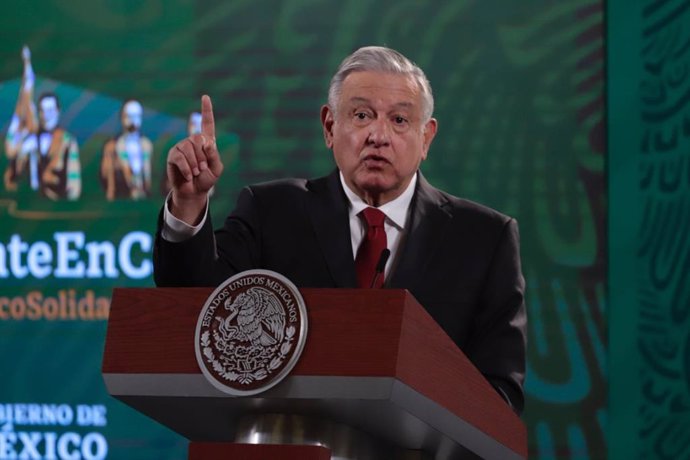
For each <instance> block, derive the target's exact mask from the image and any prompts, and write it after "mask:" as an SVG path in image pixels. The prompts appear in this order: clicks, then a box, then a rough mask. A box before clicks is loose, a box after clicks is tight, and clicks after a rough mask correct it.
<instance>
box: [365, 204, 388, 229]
mask: <svg viewBox="0 0 690 460" xmlns="http://www.w3.org/2000/svg"><path fill="white" fill-rule="evenodd" d="M361 214H362V215H363V216H364V220H365V221H367V226H368V227H369V228H373V227H383V221H384V220H385V219H386V215H385V214H384V213H383V212H381V211H379V210H378V209H376V208H366V209H364V210H363V211H362V213H361Z"/></svg>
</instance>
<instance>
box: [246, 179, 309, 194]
mask: <svg viewBox="0 0 690 460" xmlns="http://www.w3.org/2000/svg"><path fill="white" fill-rule="evenodd" d="M307 182H308V181H307V179H300V178H294V177H293V178H285V179H277V180H272V181H267V182H259V183H256V184H253V185H248V186H247V187H246V188H247V189H249V190H250V191H251V193H252V194H253V195H278V196H280V195H282V194H285V193H289V194H294V193H303V192H305V191H307Z"/></svg>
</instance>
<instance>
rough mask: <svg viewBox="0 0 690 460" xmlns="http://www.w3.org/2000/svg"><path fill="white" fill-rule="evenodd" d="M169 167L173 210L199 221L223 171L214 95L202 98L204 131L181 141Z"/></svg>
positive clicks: (171, 153) (170, 153)
mask: <svg viewBox="0 0 690 460" xmlns="http://www.w3.org/2000/svg"><path fill="white" fill-rule="evenodd" d="M166 170H167V175H168V181H169V183H170V186H171V188H172V198H171V201H170V203H169V209H170V212H172V214H173V215H174V216H175V217H177V218H178V219H180V220H182V221H184V222H186V223H188V224H190V225H195V224H197V223H198V222H199V221H200V220H201V217H203V216H202V215H201V214H202V212H203V211H204V209H205V207H206V199H207V198H206V197H207V194H208V191H209V190H211V188H212V187H213V186H214V185H215V183H216V182H217V181H218V178H219V177H220V175H221V173H222V172H223V163H222V161H221V160H220V155H219V154H218V147H217V146H216V127H215V122H214V120H213V105H212V104H211V98H210V97H208V96H206V95H204V96H202V97H201V134H195V135H193V136H190V137H188V138H186V139H184V140H181V141H180V142H178V143H177V144H175V145H174V146H173V148H171V149H170V150H169V151H168V160H167V166H166Z"/></svg>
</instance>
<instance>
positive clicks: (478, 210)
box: [438, 190, 514, 226]
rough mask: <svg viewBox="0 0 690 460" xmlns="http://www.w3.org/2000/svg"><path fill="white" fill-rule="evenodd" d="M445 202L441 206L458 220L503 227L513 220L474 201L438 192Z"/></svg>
mask: <svg viewBox="0 0 690 460" xmlns="http://www.w3.org/2000/svg"><path fill="white" fill-rule="evenodd" d="M438 192H439V193H440V194H441V196H442V197H443V198H444V199H445V200H446V203H445V205H444V206H443V207H444V209H446V211H448V212H449V213H450V214H451V215H452V216H453V217H457V218H459V219H474V220H475V221H479V222H485V223H486V224H487V225H490V224H493V225H500V226H504V225H505V224H506V223H507V222H509V221H511V220H514V219H513V218H512V217H511V216H508V215H506V214H503V213H502V212H500V211H497V210H495V209H493V208H490V207H488V206H486V205H483V204H481V203H477V202H476V201H472V200H468V199H466V198H459V197H457V196H454V195H451V194H449V193H446V192H444V191H441V190H439V191H438Z"/></svg>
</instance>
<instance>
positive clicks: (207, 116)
mask: <svg viewBox="0 0 690 460" xmlns="http://www.w3.org/2000/svg"><path fill="white" fill-rule="evenodd" d="M201 134H203V135H204V137H206V138H208V139H215V138H216V124H215V122H214V120H213V104H212V103H211V98H210V97H208V96H207V95H205V94H204V95H203V96H201Z"/></svg>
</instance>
